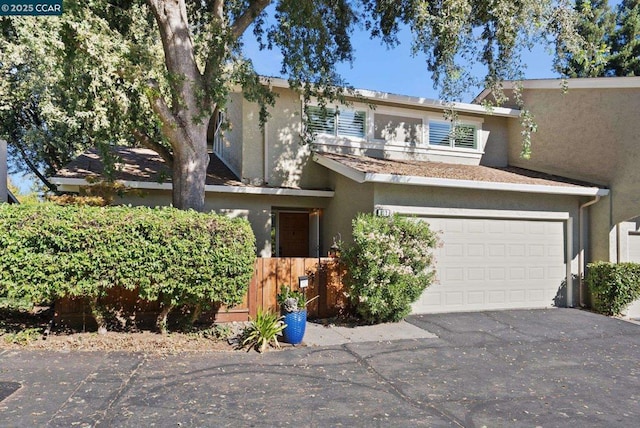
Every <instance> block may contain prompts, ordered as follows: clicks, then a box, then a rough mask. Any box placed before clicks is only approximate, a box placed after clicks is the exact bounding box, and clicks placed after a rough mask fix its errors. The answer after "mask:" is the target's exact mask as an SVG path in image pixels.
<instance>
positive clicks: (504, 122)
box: [480, 116, 517, 167]
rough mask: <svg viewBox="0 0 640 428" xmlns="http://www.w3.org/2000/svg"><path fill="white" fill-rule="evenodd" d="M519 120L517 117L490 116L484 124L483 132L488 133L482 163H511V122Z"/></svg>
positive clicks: (498, 164)
mask: <svg viewBox="0 0 640 428" xmlns="http://www.w3.org/2000/svg"><path fill="white" fill-rule="evenodd" d="M513 121H515V122H517V119H508V118H505V117H494V116H488V117H486V118H485V120H484V123H483V124H482V131H483V134H486V140H485V142H484V155H482V158H481V159H480V165H486V166H498V167H503V166H507V165H508V164H509V152H508V146H509V125H508V124H509V122H513Z"/></svg>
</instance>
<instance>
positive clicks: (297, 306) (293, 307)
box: [276, 285, 320, 313]
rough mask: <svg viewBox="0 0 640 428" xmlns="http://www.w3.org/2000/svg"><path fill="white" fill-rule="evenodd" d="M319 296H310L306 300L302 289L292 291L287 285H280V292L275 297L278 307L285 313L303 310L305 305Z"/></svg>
mask: <svg viewBox="0 0 640 428" xmlns="http://www.w3.org/2000/svg"><path fill="white" fill-rule="evenodd" d="M318 297H320V296H315V297H312V298H311V299H309V300H306V297H305V295H304V293H303V292H302V291H293V290H292V289H291V287H289V286H288V285H282V286H281V287H280V294H278V296H277V297H276V299H277V301H278V305H280V309H282V311H283V312H285V313H291V312H300V311H304V310H305V309H306V307H307V305H308V304H309V303H311V302H313V301H314V300H316V299H317V298H318Z"/></svg>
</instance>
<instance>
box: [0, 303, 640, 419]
mask: <svg viewBox="0 0 640 428" xmlns="http://www.w3.org/2000/svg"><path fill="white" fill-rule="evenodd" d="M407 321H408V322H407V324H401V325H395V326H396V327H397V328H396V330H398V331H400V330H402V329H403V328H406V329H407V331H413V332H417V331H418V330H421V331H424V332H425V333H424V335H425V336H426V337H417V338H416V337H411V338H401V339H397V338H396V336H393V337H394V338H393V339H389V337H391V336H383V337H377V336H376V335H375V334H376V333H375V330H369V332H370V337H369V339H371V340H367V337H366V335H365V336H362V335H360V333H359V332H358V333H357V334H356V333H354V332H353V331H352V332H351V333H350V332H349V331H347V332H343V333H342V334H343V335H346V336H349V337H345V338H343V339H342V340H340V343H336V344H327V345H321V344H318V343H315V344H310V346H298V347H295V348H293V347H289V348H286V349H284V350H282V351H273V352H267V353H265V354H262V355H260V354H257V353H255V352H249V353H246V352H233V353H231V352H229V353H214V352H211V353H192V354H191V353H183V354H178V355H171V356H166V357H160V356H145V355H143V354H136V353H118V352H113V353H91V352H67V353H50V352H27V351H4V352H1V353H0V385H5V386H6V391H7V392H8V391H10V390H11V389H13V390H14V391H13V392H9V394H10V395H8V397H6V398H4V399H2V398H3V396H4V395H7V394H6V392H4V391H5V387H3V386H0V394H4V395H0V400H1V401H0V426H2V427H32V426H37V427H47V426H50V427H89V426H92V427H94V426H104V427H106V426H115V427H142V426H144V427H150V426H159V427H177V426H180V427H186V426H188V427H218V426H233V427H245V426H255V427H271V426H305V427H307V426H310V427H327V426H349V427H351V426H363V427H371V426H374V427H375V426H384V427H387V426H408V427H409V426H411V427H413V426H428V427H439V426H465V427H482V426H487V427H495V426H508V427H520V426H521V427H536V426H541V427H566V426H581V427H632V426H638V421H639V420H640V400H639V399H640V334H639V333H640V326H639V325H637V324H633V323H629V322H625V321H622V320H617V319H612V318H607V317H603V316H600V315H596V314H592V313H589V312H585V311H580V310H575V309H550V310H532V311H504V312H484V313H473V314H444V315H424V316H410V317H408V319H407ZM312 328H313V327H312ZM322 328H326V327H322ZM358 328H359V327H358ZM415 329H418V330H415ZM392 330H393V328H392ZM320 333H322V331H321V332H320ZM325 333H326V332H325ZM395 333H397V332H395ZM389 335H391V333H389ZM308 339H310V337H309V338H308ZM361 340H364V341H361ZM16 385H19V386H20V387H19V389H17V390H15V387H16Z"/></svg>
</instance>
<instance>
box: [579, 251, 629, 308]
mask: <svg viewBox="0 0 640 428" xmlns="http://www.w3.org/2000/svg"><path fill="white" fill-rule="evenodd" d="M587 268H588V270H587V276H586V282H587V286H588V287H589V290H590V291H591V293H592V297H593V307H594V309H595V310H596V311H598V312H600V313H603V314H605V315H619V314H620V313H621V312H622V311H624V309H625V308H626V307H627V306H629V304H630V303H631V302H633V301H634V300H636V299H638V298H640V264H638V263H617V264H616V263H609V262H595V263H589V265H588V266H587Z"/></svg>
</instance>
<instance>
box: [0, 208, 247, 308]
mask: <svg viewBox="0 0 640 428" xmlns="http://www.w3.org/2000/svg"><path fill="white" fill-rule="evenodd" d="M254 263H255V238H254V236H253V233H252V231H251V228H250V226H249V224H248V222H247V221H245V220H241V219H230V218H227V217H223V216H218V215H216V214H201V213H196V212H194V211H180V210H176V209H173V208H155V209H151V208H131V207H88V206H84V207H81V206H58V205H54V204H49V203H43V204H38V205H7V204H4V205H0V296H6V297H8V298H10V299H26V300H30V301H33V302H40V301H51V300H53V299H56V298H59V297H65V296H69V297H73V296H82V297H86V298H88V299H89V301H94V302H95V301H97V299H99V298H100V297H102V296H104V295H105V294H106V292H107V290H108V289H109V288H111V287H123V288H126V289H129V290H135V289H137V290H138V292H139V295H140V297H141V298H142V299H147V300H152V301H154V300H160V301H161V302H162V303H163V306H164V307H173V306H180V305H195V304H200V305H201V306H202V307H205V308H206V307H209V305H212V304H214V302H215V303H220V304H224V305H228V306H233V305H235V304H239V303H240V302H241V301H242V299H243V296H244V294H245V292H246V289H247V286H248V284H249V281H250V280H251V276H252V274H253V266H254Z"/></svg>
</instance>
